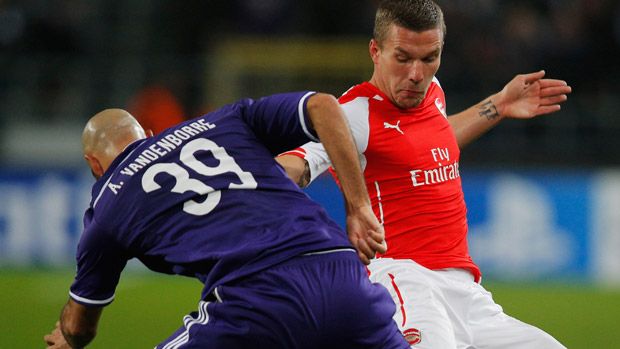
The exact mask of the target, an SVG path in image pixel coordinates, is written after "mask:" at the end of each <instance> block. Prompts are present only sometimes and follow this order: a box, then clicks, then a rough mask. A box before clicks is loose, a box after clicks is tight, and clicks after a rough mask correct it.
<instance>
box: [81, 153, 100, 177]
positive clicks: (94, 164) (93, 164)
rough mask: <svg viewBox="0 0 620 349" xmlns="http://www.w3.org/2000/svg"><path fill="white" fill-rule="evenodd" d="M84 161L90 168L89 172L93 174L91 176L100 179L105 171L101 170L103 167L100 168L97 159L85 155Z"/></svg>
mask: <svg viewBox="0 0 620 349" xmlns="http://www.w3.org/2000/svg"><path fill="white" fill-rule="evenodd" d="M84 160H86V162H87V163H88V167H90V171H91V172H92V173H93V176H95V178H97V179H99V178H101V176H103V173H104V172H105V171H104V170H103V166H101V162H99V159H97V158H96V157H94V156H92V155H88V154H85V155H84Z"/></svg>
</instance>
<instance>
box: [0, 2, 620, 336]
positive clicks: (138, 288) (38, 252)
mask: <svg viewBox="0 0 620 349" xmlns="http://www.w3.org/2000/svg"><path fill="white" fill-rule="evenodd" d="M438 2H439V3H440V5H442V7H443V9H444V12H445V17H446V22H447V26H448V36H447V38H446V46H445V50H444V55H443V62H442V67H441V69H440V71H439V74H438V77H439V79H440V81H441V83H442V86H443V88H444V90H445V91H446V94H447V102H448V104H447V109H448V112H449V113H454V112H457V111H460V110H462V109H463V108H465V107H468V106H469V105H471V104H473V103H475V102H478V101H479V100H480V99H482V98H484V97H486V96H487V95H489V94H490V93H493V92H495V91H498V90H499V89H501V88H502V86H503V85H504V84H505V83H506V82H507V81H508V80H510V79H511V78H512V76H513V75H514V74H516V73H520V72H530V71H535V70H538V69H545V70H546V71H547V76H548V77H553V78H561V79H565V80H567V81H568V82H569V83H570V84H571V86H572V87H573V91H574V92H573V94H572V95H571V96H570V98H569V102H567V103H566V104H565V105H564V106H563V110H562V111H561V112H560V113H558V114H555V115H552V116H546V117H541V118H538V119H536V120H531V121H527V122H522V121H505V122H503V123H502V124H501V125H500V126H499V127H497V128H496V129H495V130H493V131H492V132H491V133H489V134H487V135H485V136H483V137H482V138H481V139H480V140H478V141H477V142H476V143H475V144H473V145H471V146H469V147H468V148H466V149H465V150H464V152H463V155H462V160H461V169H462V174H463V183H464V189H465V195H466V200H467V203H468V207H469V217H468V218H469V221H470V227H471V232H470V245H471V249H472V253H473V255H474V258H475V260H476V261H478V262H479V263H480V265H481V266H482V268H483V271H484V272H485V284H486V285H487V288H489V290H491V291H493V292H494V294H495V297H496V299H497V300H498V302H499V303H500V304H502V305H504V307H505V309H506V311H507V312H508V313H510V314H513V315H515V316H517V317H519V318H520V319H522V320H525V321H527V322H530V323H533V324H536V325H538V326H540V327H542V328H544V329H546V330H548V331H549V332H550V333H552V334H553V335H555V336H556V337H557V338H558V339H560V340H561V341H563V342H564V343H565V344H566V345H567V346H568V347H569V348H611V347H614V346H617V343H618V342H620V333H619V332H618V331H617V325H618V324H619V323H620V252H619V251H620V167H619V165H620V122H619V121H618V116H617V114H618V112H619V111H620V90H618V88H617V86H618V83H620V2H618V1H617V0H562V1H560V0H537V1H534V0H531V1H525V0H515V1H508V0H505V1H499V0H498V1H494V0H451V1H450V0H443V1H438ZM375 3H376V1H370V0H339V1H333V0H312V1H293V0H210V1H201V0H184V1H164V0H125V1H111V0H109V1H108V0H90V1H77V0H20V1H11V0H4V1H0V52H1V54H0V125H1V126H0V134H1V137H0V195H1V199H0V348H35V347H43V341H42V336H43V335H44V334H45V333H47V332H48V331H49V330H50V329H51V328H52V327H53V325H54V322H55V321H56V319H57V317H58V314H59V312H60V308H61V306H62V305H63V304H64V302H65V301H66V298H67V288H68V285H69V283H70V282H71V278H72V274H71V273H72V270H73V269H74V266H73V255H74V249H75V244H76V242H77V238H78V236H79V233H80V228H81V216H82V213H83V210H84V208H85V207H86V205H87V203H88V201H89V198H90V186H91V184H92V179H91V177H90V174H89V173H88V171H87V170H86V168H85V166H83V163H82V157H81V150H80V140H79V139H80V134H81V130H82V127H83V125H84V123H85V122H86V120H87V119H88V118H89V117H90V116H91V115H93V114H94V113H96V112H97V111H99V110H100V109H103V108H107V107H122V108H127V109H129V110H130V111H132V112H133V113H134V115H136V116H137V117H138V118H141V120H142V122H143V123H149V124H150V125H153V126H152V127H154V128H157V127H159V125H160V124H161V123H164V124H165V123H166V122H174V121H177V120H181V119H183V118H190V117H193V116H198V115H200V114H202V113H204V112H207V111H209V110H211V109H213V108H215V107H217V106H220V105H223V104H225V103H228V102H232V101H234V100H236V99H237V98H240V97H245V96H250V97H259V96H262V95H265V94H270V93H275V92H281V91H285V90H297V89H314V90H321V91H326V92H330V93H333V94H335V95H339V94H341V93H342V92H343V91H345V90H346V89H348V87H350V86H351V85H352V84H355V83H358V82H361V81H363V80H367V79H368V78H369V77H370V73H371V71H372V65H371V62H370V59H369V58H368V54H367V43H368V40H369V38H370V35H371V31H372V23H373V14H374V6H375ZM308 193H309V194H310V195H311V196H312V197H314V198H316V199H317V200H319V201H321V202H322V203H323V204H324V205H326V206H327V207H328V209H329V211H330V213H331V214H332V215H333V216H334V218H335V219H337V220H338V221H339V222H342V217H343V212H342V208H341V201H340V198H339V196H338V194H335V193H336V192H335V190H334V185H333V182H331V180H330V179H329V178H321V179H320V181H319V182H318V183H317V184H316V185H314V186H313V187H312V188H310V189H309V190H308ZM129 269H130V270H128V272H127V273H126V275H124V277H123V279H122V280H121V286H120V288H119V290H118V292H117V300H116V301H115V303H114V304H113V305H112V306H110V307H109V309H108V310H107V311H106V312H105V313H104V315H103V319H102V328H101V331H100V335H99V337H98V338H97V339H96V341H95V342H94V344H93V345H92V347H93V348H105V347H115V348H137V347H140V348H141V347H153V346H154V344H156V343H157V342H158V341H159V340H161V339H163V338H164V337H166V336H167V335H168V334H169V333H171V332H172V331H173V330H174V329H175V328H176V327H177V326H179V325H180V324H181V318H182V316H183V314H185V313H187V312H189V311H190V310H192V309H193V308H194V307H195V304H196V302H197V300H198V299H197V297H198V295H199V290H200V285H198V284H197V282H194V281H191V280H185V279H182V278H170V277H167V278H166V277H158V276H153V274H149V273H144V272H143V270H142V269H141V268H140V267H139V266H137V265H132V266H131V267H130V268H129Z"/></svg>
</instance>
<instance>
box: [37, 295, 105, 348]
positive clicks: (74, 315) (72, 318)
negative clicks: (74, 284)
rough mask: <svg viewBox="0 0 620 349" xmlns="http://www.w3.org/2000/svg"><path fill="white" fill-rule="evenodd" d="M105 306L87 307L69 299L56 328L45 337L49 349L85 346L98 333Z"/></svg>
mask: <svg viewBox="0 0 620 349" xmlns="http://www.w3.org/2000/svg"><path fill="white" fill-rule="evenodd" d="M102 311H103V308H101V307H86V306H84V305H81V304H79V303H77V302H75V301H74V300H73V299H69V301H68V302H67V304H66V305H65V307H64V308H63V310H62V314H61V316H60V321H59V322H57V323H56V328H54V330H53V331H52V332H51V333H50V334H48V335H46V336H45V337H44V340H45V343H47V348H48V349H71V348H83V347H85V346H86V345H87V344H88V343H90V342H91V341H92V340H93V338H95V334H96V333H97V324H98V323H99V318H100V316H101V312H102Z"/></svg>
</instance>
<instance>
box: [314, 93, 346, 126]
mask: <svg viewBox="0 0 620 349" xmlns="http://www.w3.org/2000/svg"><path fill="white" fill-rule="evenodd" d="M339 108H340V104H339V103H338V100H337V99H336V97H334V96H333V95H330V94H328V93H320V92H319V93H316V94H314V95H312V96H311V97H310V98H309V99H308V104H307V105H306V109H307V111H308V118H309V119H310V122H312V126H313V128H314V129H315V130H316V128H317V126H319V124H321V123H323V122H324V121H323V120H322V119H321V118H323V117H326V116H328V115H330V114H333V111H335V110H338V109H339ZM330 111H331V113H330Z"/></svg>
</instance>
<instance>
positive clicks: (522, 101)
mask: <svg viewBox="0 0 620 349" xmlns="http://www.w3.org/2000/svg"><path fill="white" fill-rule="evenodd" d="M544 76H545V72H544V71H543V70H541V71H539V72H536V73H530V74H521V75H517V76H515V77H514V78H513V79H512V80H511V81H510V82H509V83H508V84H506V86H504V88H503V89H502V90H501V91H500V92H498V93H496V94H494V95H492V96H490V97H488V98H486V99H485V100H483V101H482V102H480V103H478V104H476V105H474V106H472V107H470V108H469V109H466V110H465V111H462V112H460V113H458V114H454V115H451V116H449V117H448V121H449V122H450V125H452V129H453V130H454V133H455V135H456V139H457V142H458V144H459V147H461V148H462V147H464V146H466V145H468V144H469V143H471V142H472V141H474V140H475V139H476V138H478V137H480V136H481V135H482V134H484V133H485V132H487V131H488V130H490V129H491V128H493V127H494V126H495V125H497V124H498V123H499V122H500V121H501V120H502V119H504V118H514V119H530V118H534V117H536V116H539V115H544V114H550V113H554V112H557V111H558V110H560V108H561V107H560V104H561V103H563V102H564V101H566V99H567V98H568V97H567V94H569V93H570V92H571V87H570V86H568V85H567V83H566V81H563V80H555V79H543V77H544Z"/></svg>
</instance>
